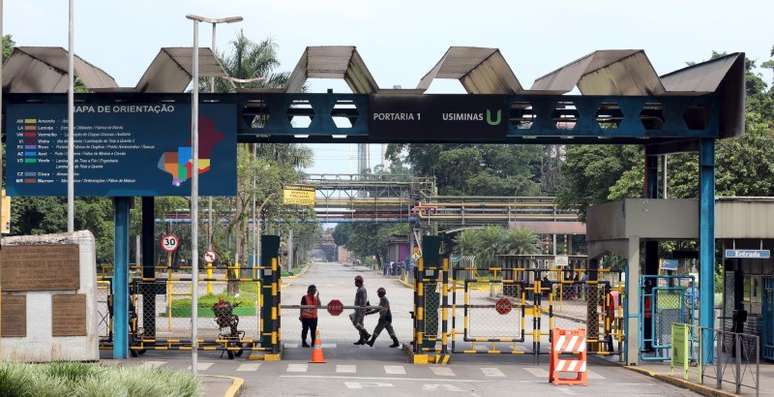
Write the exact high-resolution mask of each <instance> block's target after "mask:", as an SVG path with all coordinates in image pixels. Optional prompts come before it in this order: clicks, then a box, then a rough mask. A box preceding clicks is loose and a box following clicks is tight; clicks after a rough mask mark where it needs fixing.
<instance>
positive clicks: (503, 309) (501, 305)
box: [495, 298, 511, 315]
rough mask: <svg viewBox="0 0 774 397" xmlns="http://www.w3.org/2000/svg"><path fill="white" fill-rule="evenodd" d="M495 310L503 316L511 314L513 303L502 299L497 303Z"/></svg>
mask: <svg viewBox="0 0 774 397" xmlns="http://www.w3.org/2000/svg"><path fill="white" fill-rule="evenodd" d="M495 310H497V312H498V313H500V314H502V315H506V314H508V313H510V312H511V301H509V300H508V298H500V299H498V300H497V303H495Z"/></svg>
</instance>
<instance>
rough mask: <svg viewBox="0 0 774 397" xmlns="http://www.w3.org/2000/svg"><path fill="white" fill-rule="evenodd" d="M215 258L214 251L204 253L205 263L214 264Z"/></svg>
mask: <svg viewBox="0 0 774 397" xmlns="http://www.w3.org/2000/svg"><path fill="white" fill-rule="evenodd" d="M216 258H217V256H216V255H215V251H207V252H205V253H204V261H205V262H207V263H213V262H215V259H216Z"/></svg>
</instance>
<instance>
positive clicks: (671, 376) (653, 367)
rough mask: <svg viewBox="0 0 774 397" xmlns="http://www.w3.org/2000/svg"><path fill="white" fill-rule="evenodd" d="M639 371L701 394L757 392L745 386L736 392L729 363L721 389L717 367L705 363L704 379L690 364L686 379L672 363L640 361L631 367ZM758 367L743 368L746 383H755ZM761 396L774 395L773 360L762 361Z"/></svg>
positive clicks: (747, 393) (750, 384)
mask: <svg viewBox="0 0 774 397" xmlns="http://www.w3.org/2000/svg"><path fill="white" fill-rule="evenodd" d="M628 368H629V369H632V370H635V371H637V372H640V373H644V374H647V375H650V376H652V377H654V378H657V379H660V380H662V381H665V382H668V383H671V384H674V385H681V386H683V387H687V388H689V389H691V390H693V391H694V392H697V393H699V394H703V395H705V396H707V395H717V396H733V395H739V396H755V390H754V389H753V388H751V387H745V386H742V388H741V392H740V393H739V394H735V393H734V392H735V389H736V387H735V385H734V384H733V382H734V379H735V378H734V367H733V366H729V367H726V368H725V372H724V375H723V384H722V385H721V389H717V388H716V385H717V381H716V367H714V366H708V367H705V369H704V371H705V377H704V383H703V384H702V379H701V376H700V373H699V369H698V367H690V368H689V370H688V377H687V379H683V374H682V373H681V371H680V369H678V368H675V370H674V372H673V371H672V370H671V368H670V366H669V363H641V364H640V365H638V366H636V367H628ZM754 372H755V367H754V366H750V367H749V368H744V367H743V368H742V376H741V377H742V383H743V384H744V385H749V386H754V385H755V380H756V379H755V373H754ZM759 382H760V386H759V387H760V394H759V395H760V396H774V364H769V363H761V365H760V378H759Z"/></svg>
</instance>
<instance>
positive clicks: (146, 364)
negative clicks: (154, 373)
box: [142, 361, 190, 368]
mask: <svg viewBox="0 0 774 397" xmlns="http://www.w3.org/2000/svg"><path fill="white" fill-rule="evenodd" d="M166 364H167V362H166V361H145V362H143V363H142V366H143V367H147V368H158V367H162V366H164V365H166ZM189 368H190V367H189Z"/></svg>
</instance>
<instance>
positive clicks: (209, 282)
mask: <svg viewBox="0 0 774 397" xmlns="http://www.w3.org/2000/svg"><path fill="white" fill-rule="evenodd" d="M207 295H212V262H207Z"/></svg>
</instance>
